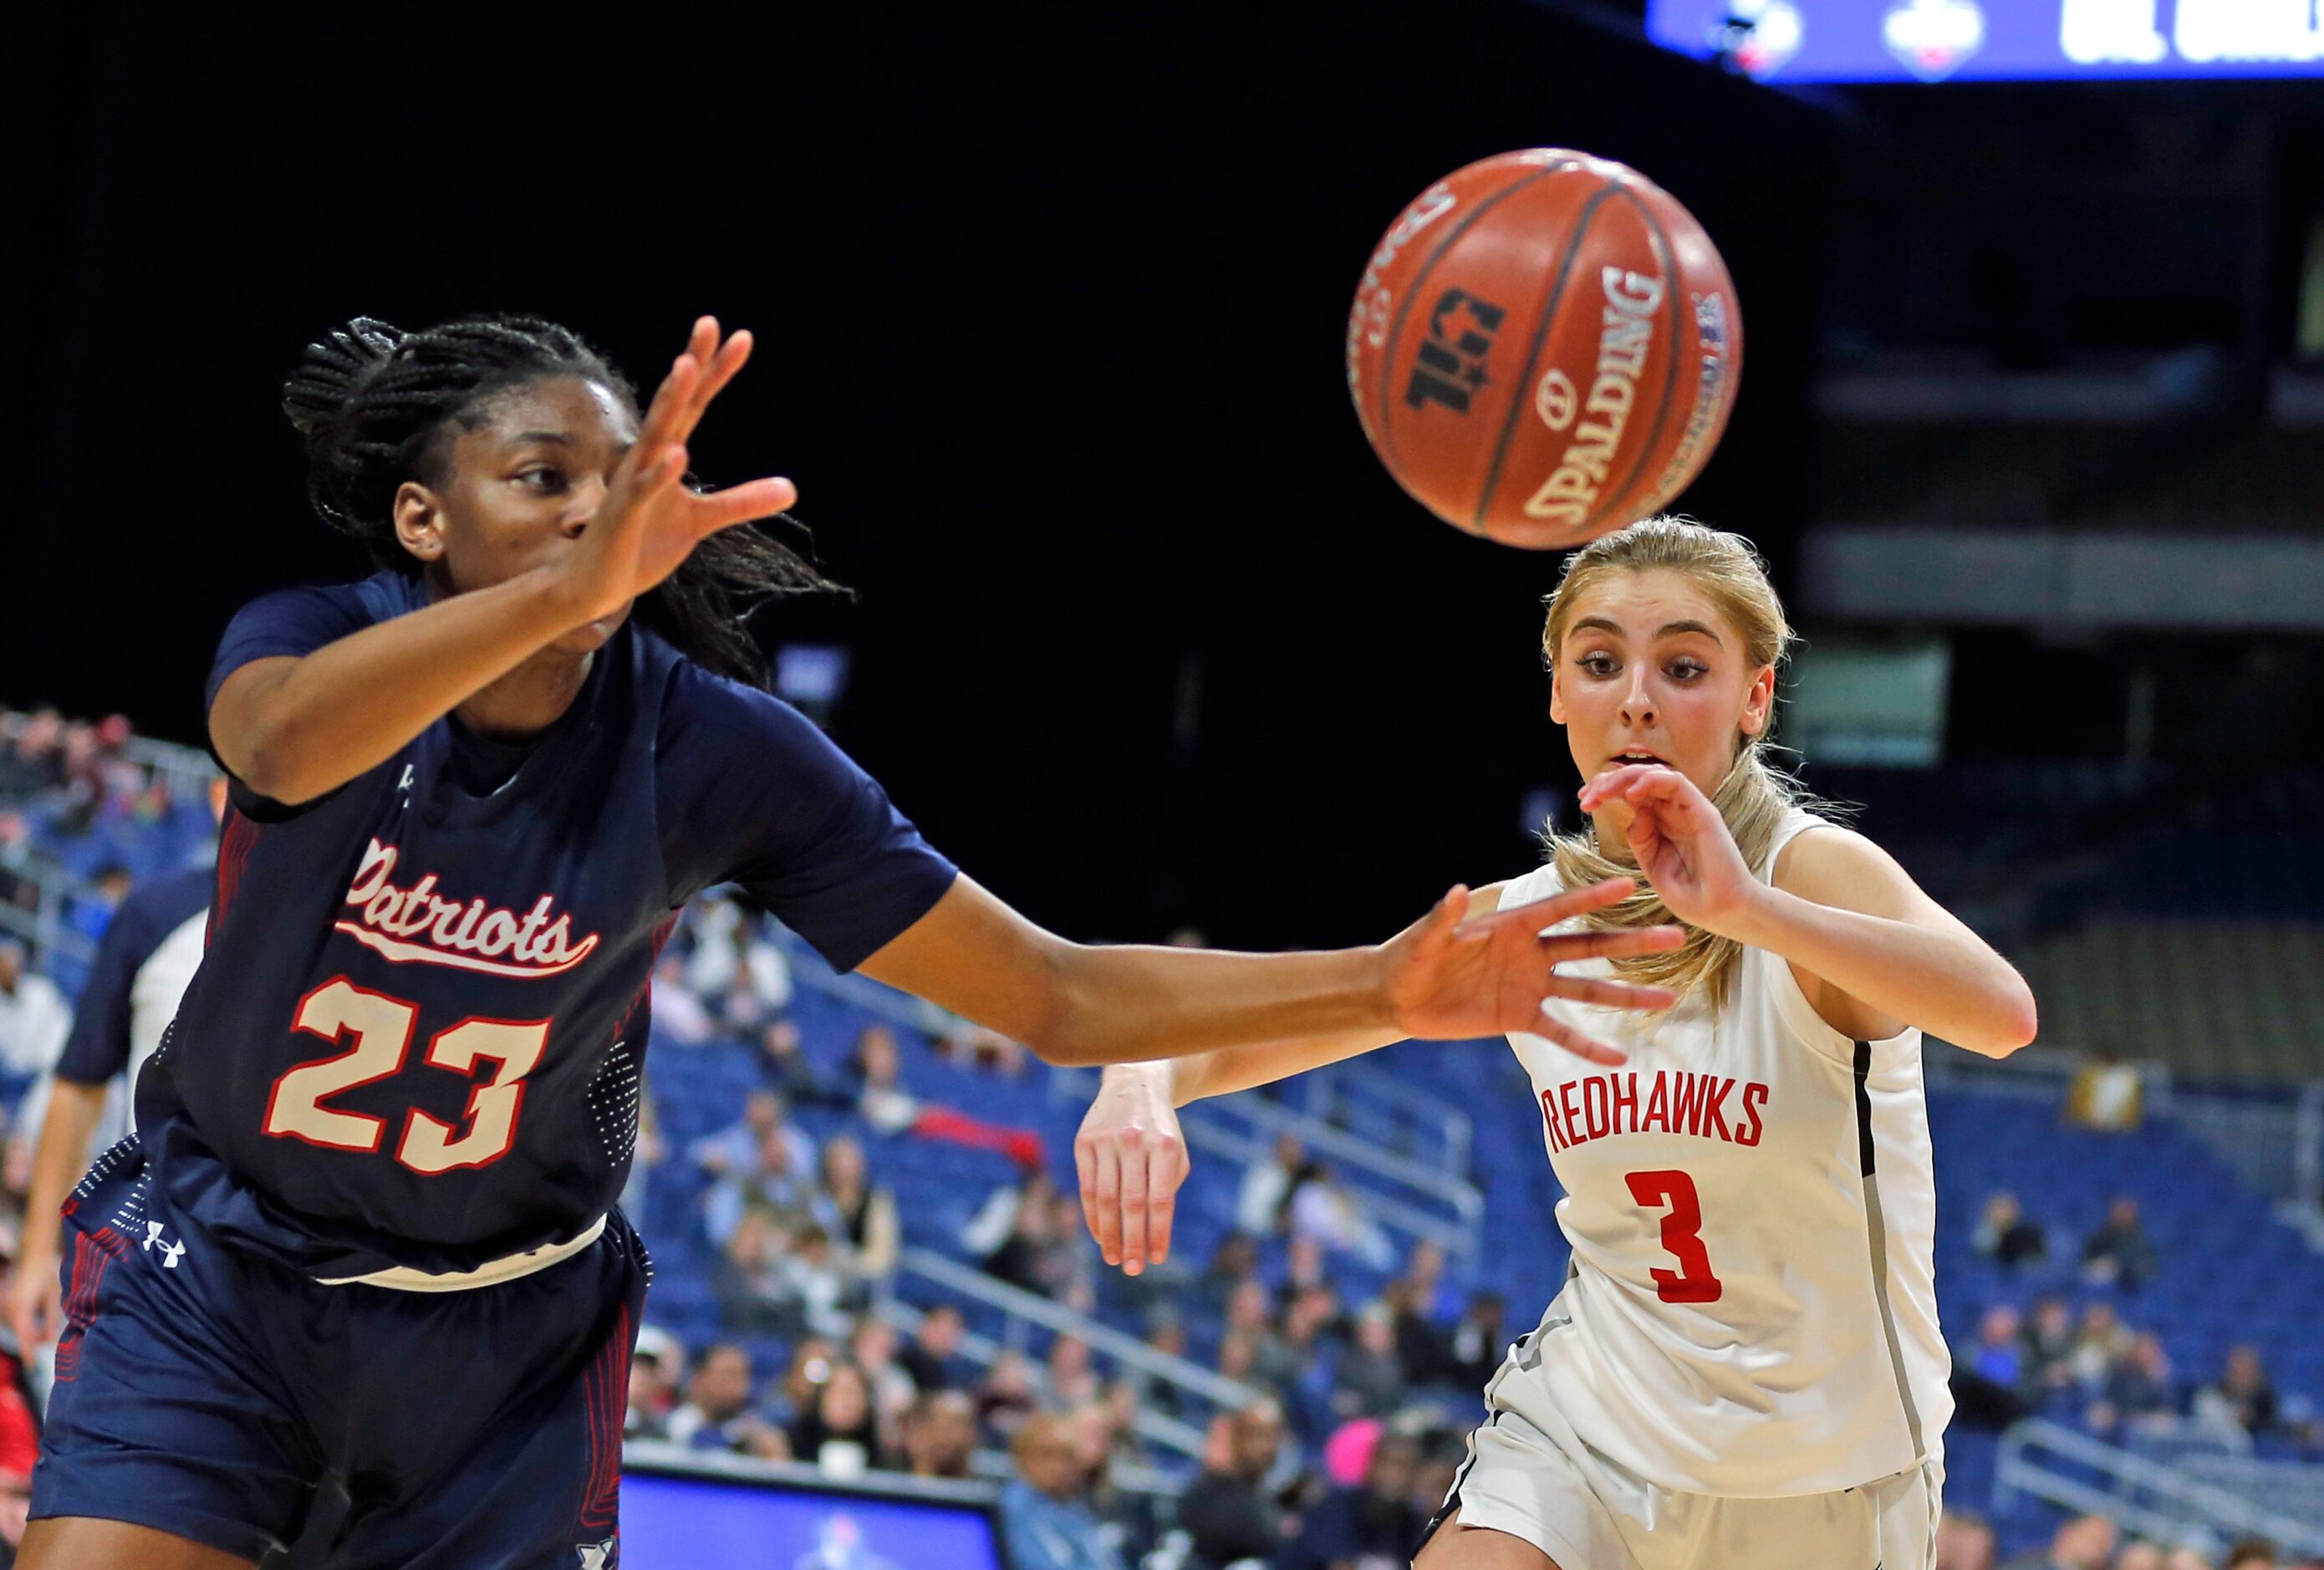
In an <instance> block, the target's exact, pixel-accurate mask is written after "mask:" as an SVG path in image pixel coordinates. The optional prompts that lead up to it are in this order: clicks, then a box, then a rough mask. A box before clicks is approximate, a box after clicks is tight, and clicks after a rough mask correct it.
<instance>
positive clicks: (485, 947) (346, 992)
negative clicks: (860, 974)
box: [137, 572, 954, 1279]
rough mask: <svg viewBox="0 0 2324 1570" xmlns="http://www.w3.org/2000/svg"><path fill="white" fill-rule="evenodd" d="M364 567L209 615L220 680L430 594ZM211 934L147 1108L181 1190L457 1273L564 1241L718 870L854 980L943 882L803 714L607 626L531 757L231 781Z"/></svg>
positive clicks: (630, 1127)
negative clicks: (670, 961)
mask: <svg viewBox="0 0 2324 1570" xmlns="http://www.w3.org/2000/svg"><path fill="white" fill-rule="evenodd" d="M427 603H428V593H427V590H426V589H425V588H424V587H423V586H421V585H420V583H419V582H418V581H416V580H414V579H410V578H406V577H401V575H399V574H396V573H392V572H383V573H380V574H378V575H377V576H375V577H371V578H368V579H365V580H364V582H362V583H359V584H354V585H348V586H342V587H336V588H311V589H293V590H288V591H285V592H283V593H281V594H275V595H270V596H266V597H265V598H263V599H261V600H259V601H257V602H255V603H254V604H253V605H249V606H247V607H245V608H244V610H243V611H242V613H241V614H239V615H237V616H236V617H235V620H234V622H233V623H232V624H231V625H230V626H229V627H228V628H227V629H226V637H225V640H224V642H222V644H221V645H220V648H219V651H218V656H217V662H216V663H215V664H214V665H213V667H212V668H211V671H210V679H209V687H208V697H209V698H210V699H211V700H213V701H214V700H215V699H216V697H217V690H218V688H219V686H220V685H221V684H222V683H223V682H224V681H225V679H226V677H227V676H228V675H230V674H231V673H232V672H233V671H234V670H236V669H237V668H239V667H240V666H242V665H244V664H245V663H247V662H248V661H250V660H256V659H260V658H263V657H265V656H268V655H278V654H305V653H308V652H309V651H313V650H315V649H318V648H320V647H322V646H323V645H324V644H326V643H329V642H334V641H336V640H337V639H339V638H342V637H345V636H346V635H347V634H349V633H355V632H356V631H358V630H360V629H362V628H363V627H365V626H368V625H371V624H373V623H378V622H381V621H384V620H387V619H389V618H391V617H393V616H398V615H401V614H406V613H407V612H410V611H414V610H418V609H420V607H421V606H423V605H426V604H427ZM232 798H233V802H232V807H231V808H230V810H229V811H228V813H227V815H226V816H227V822H226V831H225V834H224V836H223V838H222V842H221V847H220V852H219V856H218V870H217V896H216V899H215V900H214V901H213V903H212V907H211V917H210V942H209V948H208V954H207V956H206V957H205V959H204V961H203V964H202V967H201V970H200V973H199V974H197V975H196V976H195V978H194V982H193V984H192V986H191V987H190V988H189V990H188V993H187V995H186V1000H185V1003H184V1006H183V1007H182V1008H181V1010H180V1012H179V1015H178V1020H177V1022H176V1024H175V1026H174V1027H173V1028H172V1030H171V1035H170V1039H168V1041H167V1042H165V1043H164V1045H163V1047H162V1048H161V1051H160V1052H159V1053H157V1054H156V1055H155V1057H154V1058H153V1060H152V1063H151V1064H150V1065H149V1066H148V1067H147V1068H146V1070H145V1072H144V1073H143V1076H141V1077H140V1079H139V1083H138V1099H137V1121H138V1126H139V1128H140V1130H141V1131H143V1140H144V1141H145V1146H146V1150H147V1152H148V1154H149V1156H150V1157H151V1159H152V1162H153V1164H154V1168H155V1176H156V1180H157V1181H158V1182H159V1183H160V1184H161V1186H162V1187H163V1189H164V1190H165V1192H166V1193H167V1195H168V1196H169V1198H170V1200H171V1204H172V1205H176V1206H178V1207H180V1209H181V1210H187V1211H190V1212H192V1213H193V1214H196V1215H197V1216H198V1218H199V1219H200V1220H201V1221H202V1222H203V1223H204V1224H207V1225H208V1227H210V1228H211V1229H212V1230H213V1231H215V1232H217V1233H220V1234H223V1235H224V1236H226V1238H228V1239H229V1240H230V1241H231V1242H234V1243H235V1245H236V1246H239V1247H243V1248H244V1249H247V1250H250V1251H255V1252H258V1253H262V1254H264V1255H267V1256H269V1257H272V1258H273V1259H275V1260H278V1261H281V1262H282V1263H284V1264H286V1265H289V1266H290V1267H291V1268H292V1269H295V1270H301V1271H304V1272H306V1273H308V1274H310V1275H315V1276H319V1277H323V1278H325V1279H338V1278H343V1277H348V1276H355V1275H363V1274H368V1273H370V1272H372V1271H374V1270H383V1269H386V1268H389V1267H391V1266H402V1267H406V1268H410V1269H413V1270H427V1271H435V1272H443V1271H453V1270H471V1269H474V1268H475V1267H476V1266H478V1265H480V1264H482V1263H484V1262H485V1261H490V1260H493V1259H497V1258H500V1257H501V1256H503V1255H506V1254H510V1253H513V1252H517V1251H522V1250H527V1249H531V1248H535V1247H539V1246H542V1245H544V1244H548V1243H552V1242H562V1241H565V1240H567V1239H570V1238H573V1237H576V1236H577V1235H579V1234H580V1233H582V1232H583V1231H585V1230H586V1228H587V1227H589V1226H590V1225H591V1224H593V1223H594V1222H595V1220H596V1219H597V1217H598V1216H600V1215H601V1214H604V1212H605V1210H606V1209H607V1208H608V1207H609V1206H610V1205H612V1204H613V1200H614V1197H615V1196H616V1195H618V1194H619V1193H620V1192H621V1188H622V1181H623V1179H624V1178H625V1177H626V1176H627V1174H628V1169H629V1163H630V1155H631V1149H632V1144H633V1142H634V1140H635V1136H636V1130H637V1104H638V1082H639V1076H640V1075H641V1072H642V1068H643V1064H644V1058H645V1048H646V1030H647V983H648V979H649V977H650V974H651V972H652V969H653V963H654V957H655V955H656V953H657V951H658V950H659V947H660V946H661V943H662V941H663V939H664V938H666V937H668V935H669V928H670V926H671V924H672V923H673V922H674V921H675V920H676V919H677V912H678V908H679V907H680V906H681V905H683V904H684V903H685V902H686V900H687V899H688V898H689V897H690V896H692V895H693V894H695V893H696V892H697V891H700V890H702V889H704V888H706V887H708V886H710V885H711V884H714V883H718V882H727V881H730V880H731V881H733V882H737V883H739V884H741V885H742V887H743V888H744V889H745V890H747V891H749V892H751V893H752V894H753V895H755V896H756V897H757V898H759V899H760V900H763V901H764V902H765V903H766V904H767V905H768V906H769V907H770V909H771V910H774V912H775V913H776V914H777V915H778V916H779V917H780V918H781V919H783V921H784V922H785V923H787V924H788V926H790V927H791V928H793V929H794V930H796V931H797V932H798V933H799V934H800V935H801V936H802V937H805V938H806V939H807V941H808V942H810V943H812V944H813V945H815V947H816V948H817V949H818V950H820V951H821V952H822V954H823V955H824V956H825V958H826V959H828V960H829V961H830V962H831V963H832V964H833V965H835V966H837V967H838V968H840V969H842V970H849V969H853V967H854V966H855V965H858V964H860V963H862V961H863V960H864V959H865V958H867V957H869V956H871V954H872V953H873V952H874V951H875V950H877V949H878V948H880V947H881V946H882V945H883V944H885V943H886V942H887V941H888V940H889V939H890V938H891V937H894V936H896V934H898V933H899V932H901V931H902V930H903V929H904V928H907V927H908V926H910V925H911V924H912V923H913V922H914V921H916V920H918V919H919V918H920V917H921V916H922V915H923V914H925V913H926V912H927V910H928V909H929V908H930V907H931V906H933V905H934V904H935V903H936V900H938V899H939V898H941V897H942V895H943V894H944V892H945V890H946V889H947V888H949V887H950V886H951V884H952V881H953V878H954V868H953V866H952V864H950V863H949V862H947V861H945V859H944V858H943V857H942V856H940V855H938V854H936V852H935V851H933V850H931V849H930V848H929V847H928V845H927V843H926V842H925V841H924V840H922V839H921V837H920V836H919V834H918V831H917V830H915V829H914V828H913V827H912V826H911V825H910V824H909V823H908V822H907V821H906V820H905V819H904V818H903V817H902V816H901V815H899V813H898V812H897V811H896V809H895V808H894V807H893V806H891V805H890V802H889V799H888V797H887V795H886V793H885V792H883V791H882V790H881V789H880V787H879V786H878V785H877V784H876V783H875V782H874V781H873V780H871V778H870V777H869V776H868V775H866V774H865V773H864V772H863V771H862V770H861V769H859V768H857V767H856V766H855V765H854V764H853V762H850V761H849V760H848V759H847V758H846V757H845V756H844V754H843V753H840V751H839V750H838V749H837V748H836V747H835V746H834V745H833V744H832V743H830V742H829V741H828V740H827V739H826V738H825V736H824V735H823V734H822V733H821V732H820V731H818V730H816V727H815V726H814V725H811V724H809V723H808V722H807V720H806V719H805V718H803V717H802V716H800V715H799V714H798V713H797V712H796V711H795V710H793V709H792V708H790V707H788V705H786V704H784V703H782V702H781V701H779V699H777V698H774V697H770V696H769V695H767V694H766V693H763V692H761V691H758V690H756V689H754V688H748V687H745V686H742V685H741V684H739V683H735V682H732V681H727V680H724V679H720V678H718V677H715V676H712V675H710V674H709V673H708V672H706V671H705V670H703V669H702V668H701V667H699V666H697V665H696V664H694V663H693V662H692V661H690V660H687V659H685V658H684V657H683V656H681V655H680V654H679V653H678V651H676V650H675V649H673V648H672V647H671V646H670V645H669V643H668V642H664V641H663V640H662V639H660V638H659V637H658V636H656V635H654V634H653V633H650V632H648V631H646V630H645V629H643V628H641V627H639V626H637V625H636V624H635V623H634V621H632V623H627V624H624V625H623V626H622V629H621V630H620V631H619V632H617V633H615V634H614V636H613V638H612V639H611V640H610V641H609V642H607V643H606V644H605V646H604V648H602V649H600V650H599V651H597V653H596V654H595V658H594V659H593V660H592V661H591V664H590V670H589V672H588V676H587V678H586V680H585V682H584V683H583V685H582V688H581V691H580V693H579V695H578V696H577V697H576V698H575V699H574V701H573V703H572V705H571V707H569V708H568V709H567V711H566V712H565V714H564V715H563V716H560V717H559V718H558V721H557V722H556V723H555V724H554V725H551V726H549V728H548V729H547V730H545V731H543V732H541V733H540V734H539V735H537V736H535V737H532V738H530V740H529V741H528V742H527V743H525V744H523V745H522V746H521V747H510V746H504V745H495V744H493V743H489V742H487V741H485V740H484V739H483V738H480V737H476V736H474V735H472V734H469V733H468V732H467V731H466V729H465V728H464V727H463V726H461V725H459V723H458V722H457V719H455V718H452V717H450V716H447V717H446V718H444V719H441V720H438V721H437V722H436V723H435V724H434V725H429V727H428V728H427V729H426V730H425V731H423V732H421V733H420V735H419V736H417V737H415V738H414V739H413V740H412V741H411V743H410V744H409V745H407V746H405V747H404V748H403V749H402V751H401V752H399V753H396V755H395V756H394V757H392V758H391V759H389V760H388V761H387V762H384V763H382V764H381V765H380V766H379V767H377V768H375V769H373V770H371V771H369V772H367V773H364V775H362V776H360V777H359V778H357V779H355V780H350V781H349V782H348V783H346V785H343V786H341V787H340V788H339V789H338V790H334V791H332V792H331V793H329V794H328V795H327V796H324V797H322V798H319V799H317V800H315V801H313V802H310V803H306V804H303V805H302V806H300V807H297V808H286V807H283V806H282V805H281V804H280V803H275V802H270V801H268V800H266V799H263V798H261V797H258V796H255V795H254V794H253V793H252V792H251V791H250V790H248V789H247V788H246V787H244V786H243V785H242V784H241V783H240V782H239V781H236V782H235V783H234V785H233V789H232Z"/></svg>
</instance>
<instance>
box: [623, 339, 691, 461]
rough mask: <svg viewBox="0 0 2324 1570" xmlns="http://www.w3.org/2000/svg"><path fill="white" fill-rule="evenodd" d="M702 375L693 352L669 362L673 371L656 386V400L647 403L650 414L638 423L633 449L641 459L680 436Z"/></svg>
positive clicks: (647, 413)
mask: <svg viewBox="0 0 2324 1570" xmlns="http://www.w3.org/2000/svg"><path fill="white" fill-rule="evenodd" d="M701 375H702V365H701V363H700V362H699V361H697V360H696V359H695V357H694V356H692V355H691V354H684V355H680V356H678V358H677V359H675V360H672V361H671V362H670V363H669V374H668V375H667V376H664V377H663V378H662V379H661V385H660V386H659V387H657V388H655V389H654V395H653V402H650V403H649V404H647V405H646V417H645V418H644V419H643V420H640V421H639V422H638V439H637V445H636V446H635V447H633V448H631V449H630V450H631V452H632V454H634V455H637V456H638V461H640V462H641V463H642V462H645V461H648V460H650V458H651V457H653V456H654V455H655V454H656V453H657V452H659V450H660V449H661V448H663V447H666V446H668V445H669V443H670V442H672V441H674V440H676V439H677V436H676V432H677V429H678V420H680V419H682V418H683V417H684V415H685V412H686V404H687V399H689V398H691V397H693V396H694V384H695V383H696V382H697V381H699V380H700V379H701Z"/></svg>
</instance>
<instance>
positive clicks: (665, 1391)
mask: <svg viewBox="0 0 2324 1570" xmlns="http://www.w3.org/2000/svg"><path fill="white" fill-rule="evenodd" d="M685 1361H686V1360H685V1358H684V1357H683V1356H681V1355H680V1354H679V1353H678V1343H677V1342H676V1341H674V1340H672V1339H671V1338H670V1336H669V1333H668V1332H667V1331H664V1330H661V1329H659V1328H658V1327H656V1326H654V1325H647V1326H646V1327H645V1328H643V1329H642V1330H641V1331H639V1332H638V1344H637V1350H636V1351H635V1352H634V1353H632V1354H631V1356H630V1401H629V1409H628V1410H627V1411H626V1412H625V1413H624V1414H623V1415H622V1438H624V1439H667V1438H669V1417H670V1412H671V1410H672V1408H674V1407H675V1406H676V1405H677V1402H678V1371H679V1370H680V1369H681V1368H682V1367H683V1366H684V1364H685Z"/></svg>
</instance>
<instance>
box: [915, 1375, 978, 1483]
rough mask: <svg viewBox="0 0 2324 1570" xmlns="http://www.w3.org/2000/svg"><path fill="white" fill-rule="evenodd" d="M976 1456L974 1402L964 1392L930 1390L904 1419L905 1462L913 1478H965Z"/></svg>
mask: <svg viewBox="0 0 2324 1570" xmlns="http://www.w3.org/2000/svg"><path fill="white" fill-rule="evenodd" d="M975 1454H976V1402H975V1401H974V1400H973V1399H970V1397H969V1394H968V1392H967V1391H966V1390H930V1391H928V1392H927V1394H925V1395H923V1396H921V1397H919V1398H918V1399H917V1400H915V1401H913V1403H912V1407H911V1410H910V1411H908V1412H907V1413H906V1414H905V1416H904V1459H905V1462H906V1464H908V1466H909V1467H910V1468H911V1472H912V1475H913V1476H914V1477H967V1476H969V1475H971V1468H970V1462H971V1459H972V1458H973V1456H974V1455H975Z"/></svg>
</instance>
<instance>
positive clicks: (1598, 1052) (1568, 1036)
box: [1518, 1011, 1629, 1068]
mask: <svg viewBox="0 0 2324 1570" xmlns="http://www.w3.org/2000/svg"><path fill="white" fill-rule="evenodd" d="M1518 1029H1519V1030H1527V1031H1530V1032H1531V1033H1533V1034H1534V1035H1535V1036H1540V1037H1543V1038H1545V1039H1548V1040H1551V1041H1554V1042H1556V1043H1557V1044H1558V1045H1559V1046H1560V1047H1563V1048H1565V1049H1566V1050H1567V1051H1568V1052H1571V1053H1572V1054H1573V1055H1574V1056H1575V1057H1584V1058H1587V1059H1589V1060H1590V1061H1591V1062H1592V1063H1602V1064H1605V1065H1606V1066H1607V1067H1609V1068H1618V1067H1621V1066H1622V1065H1623V1064H1625V1063H1628V1061H1629V1059H1628V1058H1627V1057H1623V1056H1622V1054H1620V1053H1619V1052H1617V1051H1615V1050H1614V1049H1613V1048H1611V1047H1609V1046H1607V1045H1606V1043H1604V1042H1603V1041H1600V1040H1599V1039H1598V1038H1596V1037H1595V1036H1591V1035H1589V1034H1587V1033H1586V1032H1583V1031H1581V1030H1575V1029H1574V1028H1573V1027H1572V1026H1571V1025H1569V1024H1567V1023H1566V1022H1565V1021H1563V1020H1561V1019H1558V1018H1557V1017H1556V1016H1555V1015H1554V1014H1551V1013H1549V1012H1548V1011H1539V1012H1537V1013H1536V1014H1535V1018H1534V1021H1533V1022H1532V1023H1531V1024H1528V1025H1520V1026H1519V1027H1518Z"/></svg>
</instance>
